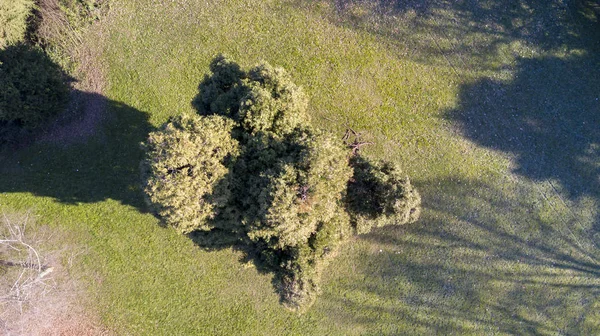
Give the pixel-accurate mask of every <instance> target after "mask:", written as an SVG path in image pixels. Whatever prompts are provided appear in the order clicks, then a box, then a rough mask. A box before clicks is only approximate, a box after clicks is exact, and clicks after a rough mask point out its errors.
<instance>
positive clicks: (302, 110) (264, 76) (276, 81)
mask: <svg viewBox="0 0 600 336" xmlns="http://www.w3.org/2000/svg"><path fill="white" fill-rule="evenodd" d="M210 70H211V71H212V73H213V75H212V76H210V77H209V76H206V77H205V78H204V80H203V81H202V83H200V86H199V91H200V93H199V94H198V96H197V97H196V99H194V101H193V102H192V104H193V105H194V107H195V108H196V109H197V110H198V113H200V114H201V115H211V114H218V115H223V116H227V117H229V118H232V119H233V120H235V121H236V122H237V123H239V126H241V127H242V128H243V133H244V134H248V135H252V136H253V135H256V134H257V133H258V132H262V133H265V134H269V135H271V136H274V137H281V136H284V135H287V134H290V133H291V132H292V131H293V130H294V129H295V128H296V127H304V126H305V125H308V124H309V117H308V114H307V113H306V109H307V107H308V98H307V97H306V95H305V94H304V92H303V91H302V89H301V88H300V87H298V86H296V85H295V84H294V83H293V82H292V80H291V78H290V76H289V75H288V74H287V72H286V71H285V70H284V69H282V68H275V67H272V66H270V65H268V64H261V65H259V66H257V67H255V68H253V69H251V70H250V71H248V72H245V71H243V70H242V69H241V68H240V66H239V65H238V64H237V63H235V62H232V61H231V60H228V59H227V58H226V57H224V56H222V55H221V56H218V57H216V58H215V59H214V60H213V61H212V62H211V64H210Z"/></svg>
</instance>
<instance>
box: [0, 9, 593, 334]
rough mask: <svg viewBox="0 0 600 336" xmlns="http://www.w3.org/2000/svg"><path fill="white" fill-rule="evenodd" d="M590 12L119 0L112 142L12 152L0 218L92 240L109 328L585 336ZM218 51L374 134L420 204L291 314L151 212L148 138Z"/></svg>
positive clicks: (363, 244)
mask: <svg viewBox="0 0 600 336" xmlns="http://www.w3.org/2000/svg"><path fill="white" fill-rule="evenodd" d="M597 17H598V6H597V4H596V3H595V2H593V1H581V2H576V1H558V0H557V1H534V0H531V1H525V2H521V3H519V5H516V4H513V2H508V1H496V2H491V1H490V2H486V1H483V2H473V1H458V2H446V1H431V2H428V3H427V4H422V3H421V2H420V1H408V2H402V4H400V2H395V1H392V2H389V1H381V2H377V1H283V2H279V1H210V2H200V1H193V0H187V1H175V2H173V1H171V2H167V1H158V0H154V1H153V0H132V1H117V0H114V1H113V2H112V3H111V8H110V12H109V14H108V17H107V19H106V20H105V21H104V22H103V27H102V28H103V29H102V32H103V34H104V36H105V38H106V40H105V46H106V48H105V52H104V54H103V55H102V58H103V61H105V62H106V64H107V81H108V89H107V91H106V93H105V95H106V96H107V99H108V103H107V104H108V109H109V111H110V113H109V114H110V116H109V117H108V121H107V122H106V127H105V129H104V130H102V131H101V132H99V134H98V135H97V136H96V137H94V138H92V139H90V140H88V141H87V142H85V143H79V144H73V145H70V146H68V147H61V146H56V145H52V144H48V143H46V144H38V145H35V146H30V147H28V148H23V149H19V150H18V151H16V152H13V153H11V152H6V151H5V152H3V153H2V157H1V160H2V161H1V162H2V165H1V166H0V170H1V172H2V174H0V176H1V177H0V191H1V192H2V194H1V195H0V207H1V208H3V209H4V208H6V209H11V210H14V211H18V210H20V209H27V208H30V207H34V208H35V210H36V213H37V214H38V215H39V216H41V217H42V218H44V220H45V222H48V223H50V225H55V226H57V227H61V228H63V229H67V230H73V231H75V232H77V231H79V230H81V231H79V232H84V233H85V234H82V237H84V239H85V243H86V244H88V245H89V246H90V249H91V253H90V255H89V256H88V257H87V258H86V260H85V262H84V266H85V268H86V269H87V270H89V271H90V272H93V273H94V274H96V273H97V274H99V278H100V279H101V281H100V282H98V281H96V282H93V283H92V282H90V288H91V290H92V291H93V292H95V293H96V295H97V297H98V306H99V308H100V309H101V311H102V312H103V317H104V321H105V322H106V323H109V324H110V326H111V327H114V328H115V330H118V331H120V332H121V333H130V334H153V335H161V334H164V335H172V334H242V333H243V334H261V335H263V334H272V335H281V334H290V335H291V334H339V335H352V334H403V333H404V334H432V333H460V334H542V335H545V334H548V335H554V334H597V333H598V332H599V331H600V314H598V313H597V311H598V308H599V307H600V296H599V295H600V290H599V289H600V274H599V272H598V269H599V266H600V252H599V248H600V244H599V243H598V241H599V239H600V233H599V232H600V231H599V230H600V224H599V218H600V213H599V210H598V209H599V205H600V204H599V203H600V180H598V175H599V166H598V162H599V161H600V154H599V152H598V146H600V139H599V138H598V132H597V129H598V125H600V121H599V120H598V116H600V102H599V101H598V88H599V87H600V79H599V78H600V75H598V69H600V66H599V65H600V59H599V55H600V53H599V52H598V47H599V46H598V41H600V38H599V36H598V34H599V33H600V29H598V24H599V23H598V19H597ZM221 52H223V53H227V54H229V55H230V56H231V57H232V58H234V59H235V60H236V61H238V62H239V63H240V64H241V65H242V66H244V67H248V66H251V65H253V64H255V63H257V62H259V61H261V60H266V61H268V62H269V63H271V64H273V65H278V66H283V67H285V68H286V69H287V70H288V71H289V72H290V73H291V75H292V78H293V79H294V81H295V82H296V83H297V84H300V85H302V86H303V87H304V89H305V90H306V92H307V93H308V94H309V96H310V99H311V102H310V108H311V114H312V116H313V121H314V123H315V124H317V125H318V126H319V127H322V128H325V129H329V130H331V131H333V132H337V133H338V134H340V137H341V136H342V134H343V130H344V129H345V127H346V126H351V127H353V128H354V129H357V130H364V131H365V132H366V133H367V134H366V135H365V136H364V138H366V139H370V140H372V141H374V142H376V145H375V146H372V148H370V149H369V152H368V154H369V155H373V156H380V157H386V158H388V159H393V160H398V161H399V162H401V163H402V165H403V167H404V169H405V170H406V172H407V173H408V174H409V175H410V176H411V178H412V180H413V182H414V184H415V185H416V186H417V187H418V188H419V191H420V192H421V194H422V197H423V202H424V204H423V205H424V206H423V214H422V219H420V220H419V222H417V223H416V224H413V225H411V226H407V227H403V228H387V229H383V230H380V231H377V232H376V233H373V234H370V235H367V236H363V237H359V238H357V239H356V240H355V241H353V242H352V243H351V244H350V245H348V246H347V247H346V248H345V249H344V250H343V251H342V252H341V253H340V256H339V257H338V258H337V259H336V260H335V261H334V262H333V263H331V265H330V267H329V270H328V271H327V272H325V274H326V276H325V278H324V279H323V283H322V288H323V293H322V295H321V296H320V297H319V298H318V299H317V302H316V304H315V305H314V306H313V308H311V310H309V311H308V312H307V313H306V314H303V315H297V314H294V313H291V312H288V311H286V310H285V309H283V308H282V306H281V305H280V304H279V303H278V301H277V295H276V293H275V292H274V290H273V287H272V285H271V283H270V281H271V277H270V275H268V274H260V273H259V272H258V271H257V270H255V269H254V268H252V267H246V266H245V265H244V264H243V263H241V262H240V261H239V258H240V257H241V254H240V253H238V252H236V251H232V250H229V249H227V250H219V251H203V250H200V249H199V248H198V247H197V246H195V245H194V244H193V242H192V241H191V240H189V239H188V238H186V237H183V236H178V235H176V234H175V233H174V232H173V231H172V230H167V229H164V228H162V227H160V226H159V221H158V220H157V219H156V218H154V217H153V216H151V215H150V214H147V213H144V209H145V207H144V205H143V200H142V194H141V191H140V190H139V175H138V164H139V160H140V159H141V151H140V149H139V147H138V143H139V142H141V141H142V140H143V139H144V137H145V136H146V134H147V133H148V132H149V131H150V130H151V129H152V128H153V127H156V126H157V125H159V124H161V123H162V122H164V121H165V120H166V119H167V118H168V117H169V116H171V115H175V114H179V113H181V112H185V111H190V112H191V111H192V107H191V105H190V103H191V100H192V99H193V97H194V96H195V95H196V93H197V85H198V83H199V82H200V81H201V79H202V78H203V76H204V75H205V74H206V73H208V64H209V62H210V60H211V59H212V58H213V57H214V56H215V55H216V54H218V53H221ZM85 237H87V238H85Z"/></svg>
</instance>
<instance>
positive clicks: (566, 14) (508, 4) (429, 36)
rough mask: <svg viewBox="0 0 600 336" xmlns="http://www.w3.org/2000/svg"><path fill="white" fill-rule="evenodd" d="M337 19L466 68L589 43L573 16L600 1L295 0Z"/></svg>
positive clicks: (419, 55)
mask: <svg viewBox="0 0 600 336" xmlns="http://www.w3.org/2000/svg"><path fill="white" fill-rule="evenodd" d="M292 3H293V4H294V5H295V6H297V7H300V8H305V9H307V10H310V11H311V12H322V13H323V15H324V16H325V17H326V18H328V19H330V21H332V22H333V23H334V24H337V25H341V26H344V27H349V28H351V29H355V30H360V31H365V32H368V33H369V34H371V35H373V36H376V37H377V38H378V40H379V41H381V42H387V43H390V44H392V45H394V46H396V47H397V51H398V52H399V56H403V57H407V58H410V59H413V60H416V61H418V62H421V63H424V64H433V65H442V66H447V65H450V66H452V67H454V68H460V69H463V70H472V69H477V70H489V69H499V67H503V66H506V64H504V65H503V64H499V62H498V60H499V58H500V59H503V60H507V59H510V58H511V57H513V56H514V55H513V53H517V54H522V53H524V54H527V53H531V52H538V51H550V50H559V49H561V48H563V47H564V46H565V45H568V46H569V47H571V48H584V47H585V44H584V41H581V40H579V38H578V35H579V31H578V29H579V28H580V27H578V26H577V25H576V24H575V23H574V22H573V18H574V17H579V16H580V15H581V14H582V13H583V14H584V15H593V12H594V11H595V12H600V6H598V4H597V2H596V1H590V0H576V1H562V0H550V1H542V0H524V1H508V0H505V1H474V0H458V1H444V0H434V1H419V0H408V1H402V0H322V1H312V0H310V1H309V0H294V1H293V2H292Z"/></svg>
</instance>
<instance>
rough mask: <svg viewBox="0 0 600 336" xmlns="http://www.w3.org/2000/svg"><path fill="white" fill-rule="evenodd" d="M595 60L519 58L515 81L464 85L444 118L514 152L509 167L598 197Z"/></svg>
mask: <svg viewBox="0 0 600 336" xmlns="http://www.w3.org/2000/svg"><path fill="white" fill-rule="evenodd" d="M599 88H600V58H599V57H598V56H597V54H589V55H587V56H583V57H572V58H568V59H558V58H545V59H524V60H521V61H520V62H519V71H518V72H517V73H516V75H515V79H514V80H513V81H512V82H509V83H504V82H499V81H494V80H491V79H483V80H480V81H477V82H475V83H474V84H469V85H466V86H464V87H463V88H462V90H461V94H460V105H459V107H458V108H457V109H456V110H453V111H449V112H448V113H447V117H448V118H449V119H450V120H452V121H456V122H458V124H459V125H460V126H461V129H462V131H463V134H464V136H466V137H467V138H469V139H472V140H473V141H475V142H476V143H478V144H481V145H483V146H485V147H488V148H493V149H498V150H501V151H504V152H508V153H510V154H512V155H514V159H515V161H516V163H517V166H516V167H515V169H514V171H515V172H516V173H518V174H519V175H522V176H525V177H528V178H530V179H533V180H535V181H545V180H548V181H556V182H558V183H559V186H557V188H558V187H560V189H562V190H564V191H565V193H566V195H567V196H568V197H569V198H570V199H577V198H579V197H581V196H592V197H594V198H596V199H598V198H600V91H599Z"/></svg>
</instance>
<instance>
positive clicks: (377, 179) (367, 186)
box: [346, 156, 421, 234]
mask: <svg viewBox="0 0 600 336" xmlns="http://www.w3.org/2000/svg"><path fill="white" fill-rule="evenodd" d="M351 164H352V167H353V168H354V177H353V179H352V180H351V181H350V182H349V183H348V194H347V199H346V206H347V208H348V212H349V213H350V217H351V219H352V225H353V227H354V228H355V229H356V231H357V233H359V234H361V233H368V232H369V231H371V229H372V228H375V227H382V226H385V225H402V224H406V223H412V222H415V221H416V220H417V219H418V218H419V215H420V212H421V210H420V209H421V196H420V195H419V193H418V192H417V190H416V189H415V188H414V187H413V186H412V185H411V183H410V180H409V178H408V176H406V175H404V174H403V173H402V170H401V169H400V167H399V166H398V165H397V164H394V163H392V162H387V161H371V160H368V159H365V158H364V157H362V156H355V157H353V158H352V160H351Z"/></svg>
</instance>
